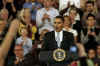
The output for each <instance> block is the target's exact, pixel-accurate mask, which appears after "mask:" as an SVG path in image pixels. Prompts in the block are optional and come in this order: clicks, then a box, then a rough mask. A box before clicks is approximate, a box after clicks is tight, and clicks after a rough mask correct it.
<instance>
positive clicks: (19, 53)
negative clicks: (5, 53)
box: [14, 45, 24, 58]
mask: <svg viewBox="0 0 100 66" xmlns="http://www.w3.org/2000/svg"><path fill="white" fill-rule="evenodd" d="M14 53H15V55H16V57H20V58H22V57H23V56H24V50H23V48H22V46H21V45H15V48H14Z"/></svg>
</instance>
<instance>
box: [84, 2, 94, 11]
mask: <svg viewBox="0 0 100 66" xmlns="http://www.w3.org/2000/svg"><path fill="white" fill-rule="evenodd" d="M93 10H94V2H93V1H87V2H86V11H87V12H93Z"/></svg>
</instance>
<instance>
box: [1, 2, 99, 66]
mask: <svg viewBox="0 0 100 66" xmlns="http://www.w3.org/2000/svg"><path fill="white" fill-rule="evenodd" d="M82 1H83V0H82ZM84 1H85V0H84ZM59 4H60V3H59V0H0V44H1V42H2V41H3V39H4V36H5V34H6V33H7V31H8V27H9V26H10V24H11V21H12V20H13V19H18V20H19V22H20V27H19V29H18V32H17V35H16V37H15V38H14V40H13V42H12V46H11V48H10V50H9V53H8V56H7V58H6V59H5V66H42V65H43V66H45V64H43V63H41V62H39V58H38V54H39V51H40V50H41V49H42V45H43V37H44V35H45V34H46V33H47V32H50V31H52V30H54V26H53V23H54V19H55V17H56V16H58V15H61V16H63V18H64V27H63V30H64V31H68V32H71V33H72V34H73V36H74V41H75V44H76V46H77V47H78V57H79V59H78V60H75V61H73V62H71V63H69V65H70V66H100V22H99V21H100V0H86V1H85V3H84V4H83V3H81V4H83V5H82V6H81V7H80V8H77V7H76V6H75V5H74V4H73V5H71V4H70V2H68V5H66V6H67V7H66V8H64V9H62V10H59Z"/></svg>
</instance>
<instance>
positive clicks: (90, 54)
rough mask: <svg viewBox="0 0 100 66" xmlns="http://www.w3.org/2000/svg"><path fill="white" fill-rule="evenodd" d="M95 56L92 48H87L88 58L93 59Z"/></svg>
mask: <svg viewBox="0 0 100 66" xmlns="http://www.w3.org/2000/svg"><path fill="white" fill-rule="evenodd" d="M95 57H96V52H95V50H94V49H89V50H88V58H89V59H94V58H95Z"/></svg>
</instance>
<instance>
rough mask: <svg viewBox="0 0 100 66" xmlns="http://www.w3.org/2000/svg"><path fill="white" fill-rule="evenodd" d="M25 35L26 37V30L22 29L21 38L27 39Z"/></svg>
mask: <svg viewBox="0 0 100 66" xmlns="http://www.w3.org/2000/svg"><path fill="white" fill-rule="evenodd" d="M27 35H28V31H27V28H23V29H22V30H21V36H22V37H27Z"/></svg>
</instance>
